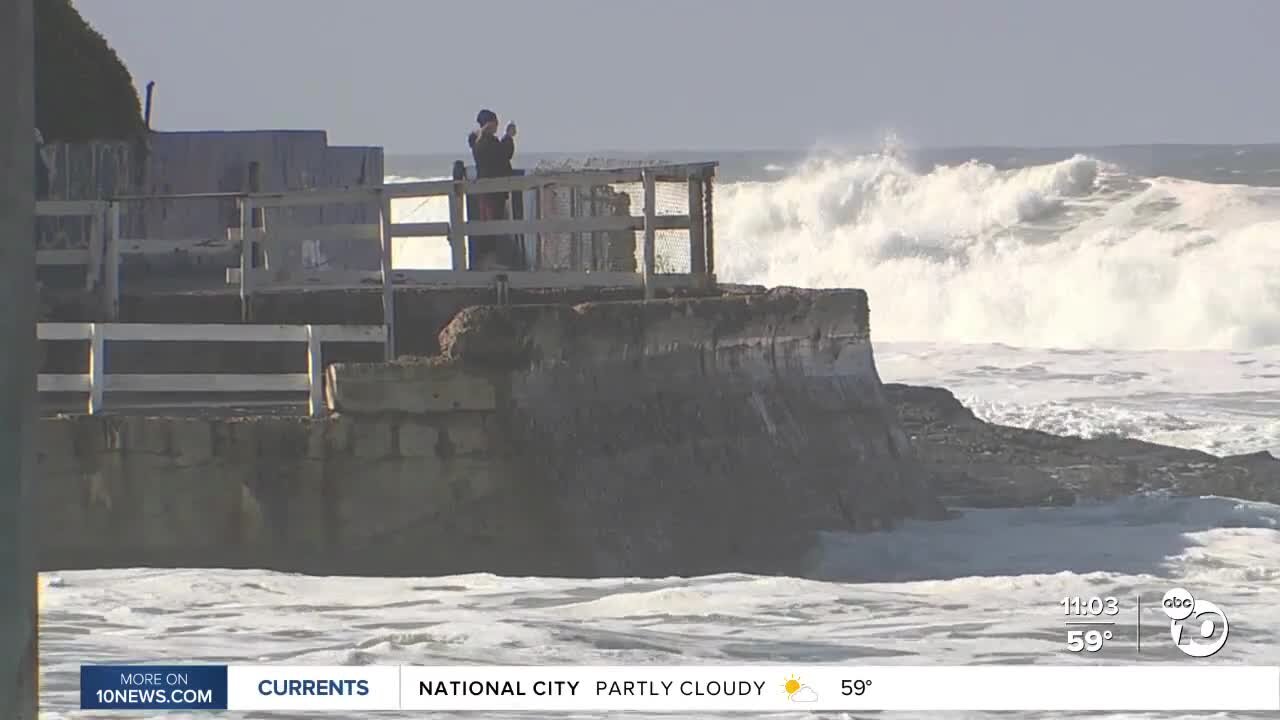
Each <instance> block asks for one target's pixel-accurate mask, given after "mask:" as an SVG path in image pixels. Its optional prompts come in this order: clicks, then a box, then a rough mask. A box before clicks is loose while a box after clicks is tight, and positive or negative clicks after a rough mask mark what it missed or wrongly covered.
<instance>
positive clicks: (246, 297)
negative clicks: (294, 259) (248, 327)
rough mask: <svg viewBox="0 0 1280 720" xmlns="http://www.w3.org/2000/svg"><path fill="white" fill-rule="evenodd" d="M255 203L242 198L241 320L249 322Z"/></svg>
mask: <svg viewBox="0 0 1280 720" xmlns="http://www.w3.org/2000/svg"><path fill="white" fill-rule="evenodd" d="M252 233H253V201H252V200H250V199H249V198H240V237H241V238H243V240H242V241H241V243H240V320H241V321H243V322H248V321H249V307H250V297H251V295H252V293H253V286H252V284H251V282H252V280H253V274H254V273H253V270H254V267H253V243H252V242H250V238H252V237H253V236H252Z"/></svg>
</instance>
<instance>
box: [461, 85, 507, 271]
mask: <svg viewBox="0 0 1280 720" xmlns="http://www.w3.org/2000/svg"><path fill="white" fill-rule="evenodd" d="M476 124H477V125H479V126H480V128H479V129H478V130H473V131H472V132H471V134H470V135H469V136H468V137H467V144H468V145H470V146H471V156H472V158H473V159H474V160H475V165H476V178H477V179H484V178H500V177H510V176H511V175H512V174H513V171H512V167H511V158H512V157H514V156H515V153H516V126H515V123H509V124H508V125H507V131H506V134H504V135H503V136H502V138H501V139H499V138H498V115H497V114H496V113H494V112H493V111H492V110H481V111H480V112H479V113H478V114H477V115H476ZM508 195H509V193H505V192H497V193H485V194H483V195H479V196H477V197H476V209H477V212H478V214H479V217H478V218H477V220H480V221H485V220H505V219H507V197H508ZM505 239H506V238H504V237H503V236H500V235H486V236H479V237H472V238H471V242H470V253H469V254H470V256H471V263H470V265H471V267H472V268H473V269H477V270H479V269H489V268H490V267H493V266H495V265H498V264H500V262H499V258H501V257H502V255H504V254H507V253H502V252H500V250H501V249H500V248H499V247H498V243H500V242H503V241H504V240H505Z"/></svg>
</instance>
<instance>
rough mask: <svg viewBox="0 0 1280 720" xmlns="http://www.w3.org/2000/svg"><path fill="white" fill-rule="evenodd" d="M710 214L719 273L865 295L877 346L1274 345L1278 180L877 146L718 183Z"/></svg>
mask: <svg viewBox="0 0 1280 720" xmlns="http://www.w3.org/2000/svg"><path fill="white" fill-rule="evenodd" d="M715 219H716V241H717V266H718V271H719V275H720V277H721V278H722V279H724V280H729V281H735V282H746V283H759V284H765V285H799V286H806V287H861V288H866V289H867V290H868V291H869V292H870V294H871V302H872V318H873V331H874V334H875V336H876V337H878V338H880V339H882V340H883V339H892V340H928V341H951V342H1002V343H1009V344H1014V345H1023V346H1058V347H1110V348H1252V347H1260V346H1265V345H1270V344H1276V343H1280V283H1278V281H1277V280H1276V278H1277V277H1280V242H1277V240H1280V189H1276V188H1253V187H1245V186H1237V185H1210V184H1205V183H1198V182H1192V181H1186V180H1174V179H1166V178H1154V179H1143V178H1134V177H1130V176H1127V175H1124V174H1123V173H1121V172H1120V171H1119V170H1117V169H1116V168H1113V167H1109V166H1106V165H1104V164H1103V163H1100V162H1098V161H1096V160H1093V159H1091V158H1088V157H1084V156H1076V157H1073V158H1071V159H1068V160H1065V161H1063V162H1059V163H1054V164H1050V165H1041V166H1032V167H1024V168H1020V169H1016V170H997V169H995V168H994V167H992V166H990V165H984V164H980V163H976V162H974V163H968V164H964V165H959V166H951V167H938V168H935V169H934V170H932V171H930V172H927V173H923V174H921V173H917V172H913V171H912V170H911V169H909V168H908V166H907V165H906V164H905V163H904V162H903V161H901V160H900V159H898V158H897V157H895V156H893V155H871V156H862V157H857V158H854V159H850V160H841V161H836V160H829V161H814V162H811V163H810V164H809V165H808V166H806V167H805V168H804V169H802V170H800V171H798V172H796V173H794V174H793V175H791V176H789V177H788V178H786V179H784V180H781V181H778V182H772V183H740V184H727V185H724V186H722V187H720V188H719V189H718V195H717V203H716V218H715Z"/></svg>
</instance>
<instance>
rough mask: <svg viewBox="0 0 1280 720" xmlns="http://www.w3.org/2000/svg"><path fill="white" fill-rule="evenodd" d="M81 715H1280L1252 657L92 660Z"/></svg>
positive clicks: (1268, 677)
mask: <svg viewBox="0 0 1280 720" xmlns="http://www.w3.org/2000/svg"><path fill="white" fill-rule="evenodd" d="M80 707H81V709H83V710H129V711H135V712H136V711H139V710H236V711H240V710H252V711H266V712H270V711H273V710H276V711H308V710H314V711H326V710H327V711H372V710H425V711H431V710H440V711H467V710H477V711H489V712H498V711H508V712H514V711H535V712H581V711H609V712H626V711H635V712H663V711H707V712H716V711H750V712H785V711H853V710H993V711H994V710H1046V711H1048V710H1081V711H1089V710H1112V711H1123V710H1128V711H1142V710H1148V711H1154V710H1171V711H1188V710H1192V711H1195V710H1200V711H1231V710H1237V711H1246V710H1253V711H1267V710H1272V711H1275V710H1280V667H1253V666H1240V665H1234V666H1233V665H1204V664H1188V665H1128V666H1119V665H1088V666H1048V665H1044V666H1042V665H982V666H962V667H954V666H953V667H937V666H835V665H778V666H760V665H732V666H730V665H720V666H706V665H703V666H694V667H678V666H677V667H659V666H631V667H603V666H486V665H471V666H442V667H435V666H416V665H404V666H346V665H343V666H275V665H84V666H81V668H80Z"/></svg>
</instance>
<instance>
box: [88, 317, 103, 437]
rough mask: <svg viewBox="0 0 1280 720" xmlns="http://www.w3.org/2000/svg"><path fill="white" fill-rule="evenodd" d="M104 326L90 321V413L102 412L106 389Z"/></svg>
mask: <svg viewBox="0 0 1280 720" xmlns="http://www.w3.org/2000/svg"><path fill="white" fill-rule="evenodd" d="M102 331H103V327H102V326H101V325H99V324H98V323H89V414H90V415H97V414H98V413H100V412H102V393H103V391H104V390H105V389H106V387H105V386H106V383H105V382H104V376H105V375H106V366H107V353H106V352H105V350H106V344H107V343H106V338H104V337H103V336H102Z"/></svg>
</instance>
